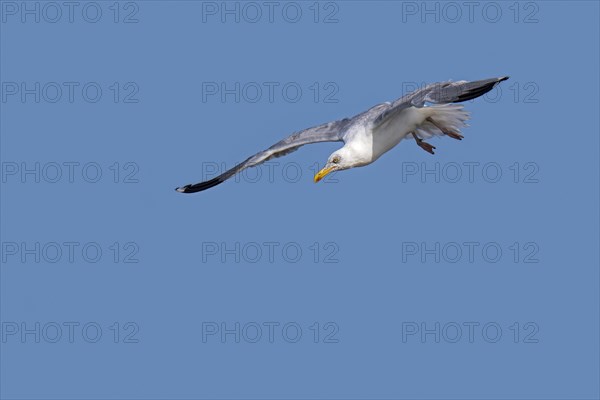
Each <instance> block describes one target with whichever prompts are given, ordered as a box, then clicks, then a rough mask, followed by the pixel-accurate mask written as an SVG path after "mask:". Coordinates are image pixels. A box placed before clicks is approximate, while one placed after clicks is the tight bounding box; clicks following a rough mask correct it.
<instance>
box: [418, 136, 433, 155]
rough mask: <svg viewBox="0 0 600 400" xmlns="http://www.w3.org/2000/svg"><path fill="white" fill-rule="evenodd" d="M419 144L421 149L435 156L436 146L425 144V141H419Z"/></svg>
mask: <svg viewBox="0 0 600 400" xmlns="http://www.w3.org/2000/svg"><path fill="white" fill-rule="evenodd" d="M417 144H418V145H419V147H420V148H422V149H423V150H425V151H426V152H428V153H431V154H435V153H434V152H433V149H435V146H432V145H430V144H429V143H427V142H424V141H423V139H419V140H417Z"/></svg>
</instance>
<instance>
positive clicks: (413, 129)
mask: <svg viewBox="0 0 600 400" xmlns="http://www.w3.org/2000/svg"><path fill="white" fill-rule="evenodd" d="M507 79H508V76H503V77H499V78H491V79H483V80H480V81H472V82H467V81H457V82H452V81H448V82H438V83H433V84H430V85H427V86H425V87H423V88H421V89H418V90H415V91H414V92H412V93H409V94H407V95H405V96H403V97H401V98H399V99H398V100H396V101H394V102H391V103H390V102H386V103H382V104H378V105H376V106H374V107H371V108H370V109H368V110H367V111H365V112H362V113H360V114H358V115H355V116H354V117H352V118H344V119H341V120H338V121H333V122H328V123H326V124H322V125H318V126H314V127H312V128H308V129H304V130H302V131H299V132H296V133H294V134H292V135H290V136H288V137H287V138H285V139H283V140H281V141H280V142H278V143H275V144H274V145H273V146H271V147H269V148H268V149H266V150H264V151H261V152H260V153H257V154H255V155H253V156H252V157H249V158H248V159H246V160H245V161H243V162H241V163H239V164H238V165H236V166H235V167H233V168H231V169H230V170H228V171H226V172H224V173H223V174H221V175H219V176H217V177H216V178H213V179H210V180H208V181H205V182H200V183H195V184H190V185H186V186H182V187H178V188H176V189H175V190H177V191H178V192H180V193H195V192H200V191H202V190H206V189H209V188H211V187H213V186H216V185H218V184H220V183H223V182H225V181H226V180H227V179H229V178H231V177H232V176H234V175H235V174H237V173H239V172H241V171H242V170H244V169H246V168H249V167H254V166H256V165H259V164H261V163H263V162H265V161H268V160H271V159H273V158H276V157H281V156H285V155H287V154H290V153H291V152H293V151H296V150H298V148H300V147H301V146H304V145H305V144H310V143H319V142H344V146H343V147H342V148H340V149H339V150H336V151H334V152H333V153H332V154H331V155H330V156H329V158H328V159H327V164H325V167H324V168H323V169H322V170H320V171H319V172H318V173H317V174H316V175H315V177H314V181H315V182H319V181H320V180H321V179H323V177H325V175H327V174H329V173H331V172H334V171H341V170H344V169H349V168H354V167H362V166H364V165H368V164H371V163H372V162H374V161H375V160H377V159H378V158H379V157H381V155H382V154H384V153H385V152H387V151H388V150H390V149H392V148H393V147H394V146H396V145H397V144H398V143H400V141H401V140H402V139H407V140H414V141H415V143H416V144H417V145H418V146H419V147H420V148H422V149H423V150H425V151H427V152H429V153H431V154H434V152H433V150H434V149H435V147H434V146H432V145H431V144H429V143H427V142H425V139H429V138H431V137H433V136H449V137H451V138H453V139H457V140H462V139H463V136H462V135H461V134H460V129H459V128H461V127H464V126H466V124H465V121H467V120H468V119H469V113H467V112H466V111H464V109H463V106H462V105H460V104H453V103H459V102H462V101H467V100H471V99H474V98H477V97H479V96H482V95H484V94H485V93H487V92H489V91H490V90H492V89H493V88H494V86H496V85H497V84H498V83H500V82H502V81H505V80H507ZM426 103H427V104H426Z"/></svg>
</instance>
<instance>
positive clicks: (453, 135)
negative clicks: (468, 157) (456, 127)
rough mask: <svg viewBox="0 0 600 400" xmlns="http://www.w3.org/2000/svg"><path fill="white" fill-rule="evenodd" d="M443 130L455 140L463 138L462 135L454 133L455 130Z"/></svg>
mask: <svg viewBox="0 0 600 400" xmlns="http://www.w3.org/2000/svg"><path fill="white" fill-rule="evenodd" d="M442 132H444V135H447V136H450V137H451V138H452V139H456V140H463V138H464V136H463V135H461V134H459V133H456V132H452V131H442Z"/></svg>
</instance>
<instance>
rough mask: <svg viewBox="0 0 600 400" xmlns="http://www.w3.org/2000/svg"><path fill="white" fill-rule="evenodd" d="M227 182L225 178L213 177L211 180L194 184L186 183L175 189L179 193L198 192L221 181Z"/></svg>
mask: <svg viewBox="0 0 600 400" xmlns="http://www.w3.org/2000/svg"><path fill="white" fill-rule="evenodd" d="M223 182H225V180H224V179H221V178H220V177H217V178H214V179H211V180H209V181H206V182H200V183H195V184H193V185H185V186H181V187H178V188H176V189H175V191H177V192H179V193H196V192H201V191H203V190H206V189H210V188H211V187H213V186H217V185H218V184H220V183H223Z"/></svg>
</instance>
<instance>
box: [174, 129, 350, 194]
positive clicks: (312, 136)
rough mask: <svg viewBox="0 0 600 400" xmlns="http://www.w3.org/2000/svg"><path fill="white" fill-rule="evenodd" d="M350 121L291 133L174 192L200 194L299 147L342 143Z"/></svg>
mask: <svg viewBox="0 0 600 400" xmlns="http://www.w3.org/2000/svg"><path fill="white" fill-rule="evenodd" d="M350 121H351V120H350V119H348V118H345V119H342V120H339V121H333V122H328V123H326V124H322V125H318V126H314V127H312V128H308V129H304V130H302V131H299V132H296V133H293V134H292V135H290V136H288V137H286V138H285V139H283V140H281V141H279V142H277V143H275V144H274V145H273V146H271V147H269V148H268V149H266V150H264V151H261V152H260V153H256V154H255V155H253V156H252V157H249V158H247V159H246V160H245V161H243V162H241V163H239V164H238V165H236V166H235V167H233V168H231V169H230V170H227V171H225V172H224V173H222V174H221V175H219V176H217V177H216V178H213V179H210V180H208V181H204V182H199V183H195V184H190V185H186V186H182V187H178V188H177V189H175V190H177V191H178V192H180V193H195V192H200V191H202V190H206V189H209V188H211V187H213V186H216V185H218V184H220V183H223V182H225V181H226V180H227V179H229V178H231V177H232V176H234V175H235V174H237V173H239V172H241V171H243V170H244V169H246V168H249V167H254V166H256V165H259V164H261V163H263V162H265V161H268V160H271V159H273V158H277V157H281V156H285V155H287V154H290V153H292V152H294V151H296V150H298V149H299V148H300V147H301V146H304V145H305V144H310V143H319V142H339V141H342V140H343V138H342V134H343V133H344V130H345V128H346V127H347V126H348V124H349V123H350Z"/></svg>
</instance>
